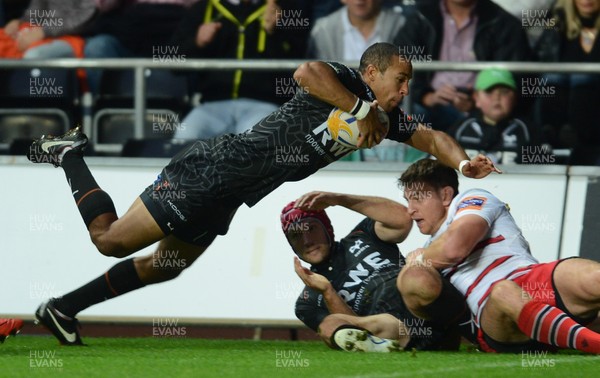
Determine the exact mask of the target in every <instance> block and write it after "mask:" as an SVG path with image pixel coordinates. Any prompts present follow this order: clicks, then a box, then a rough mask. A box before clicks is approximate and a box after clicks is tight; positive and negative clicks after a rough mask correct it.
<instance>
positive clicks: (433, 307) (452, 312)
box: [421, 279, 470, 329]
mask: <svg viewBox="0 0 600 378" xmlns="http://www.w3.org/2000/svg"><path fill="white" fill-rule="evenodd" d="M421 312H424V313H425V314H427V320H430V321H431V322H433V323H435V325H437V326H439V327H441V328H442V329H447V328H449V327H453V326H456V325H457V323H458V322H461V321H464V320H465V319H468V318H469V316H470V313H469V308H468V307H467V302H466V301H465V297H464V296H463V295H462V294H461V293H460V291H458V290H457V289H456V288H455V287H454V286H453V285H452V284H451V283H450V282H449V281H448V280H446V279H442V291H441V292H440V295H439V296H438V297H437V298H436V299H435V300H434V301H433V302H431V303H430V304H428V305H427V306H425V307H423V308H422V309H421Z"/></svg>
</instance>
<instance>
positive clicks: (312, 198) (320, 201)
mask: <svg viewBox="0 0 600 378" xmlns="http://www.w3.org/2000/svg"><path fill="white" fill-rule="evenodd" d="M336 196H337V194H336V193H330V192H319V191H314V192H310V193H306V194H303V195H302V196H300V198H298V199H297V200H296V202H295V203H294V207H297V208H299V209H300V210H304V211H319V210H324V209H326V208H328V207H329V206H335V205H336V204H337V203H336V201H335V197H336Z"/></svg>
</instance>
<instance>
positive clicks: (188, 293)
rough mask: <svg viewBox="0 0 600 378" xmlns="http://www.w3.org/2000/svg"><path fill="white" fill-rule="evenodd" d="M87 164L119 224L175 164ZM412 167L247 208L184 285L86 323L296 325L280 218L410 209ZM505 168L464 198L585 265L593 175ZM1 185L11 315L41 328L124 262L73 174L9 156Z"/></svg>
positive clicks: (333, 181) (376, 167) (351, 216)
mask: <svg viewBox="0 0 600 378" xmlns="http://www.w3.org/2000/svg"><path fill="white" fill-rule="evenodd" d="M87 160H88V162H89V163H90V166H91V169H92V172H93V174H94V175H95V177H96V179H97V181H98V183H99V184H100V185H101V186H102V187H103V188H104V189H105V190H106V191H107V192H108V193H109V194H110V195H111V196H112V198H113V200H114V202H115V205H116V207H117V210H118V212H119V214H123V213H124V212H125V211H126V209H127V208H128V206H129V205H130V204H131V203H132V201H133V200H134V199H135V197H136V196H137V195H139V193H140V192H141V191H142V190H143V189H144V188H145V187H146V186H147V185H149V184H151V183H152V182H153V181H154V179H155V178H156V175H157V174H158V172H159V171H160V169H161V168H162V166H163V165H164V163H166V160H162V159H112V158H89V159H87ZM405 167H406V165H405V164H369V163H347V162H340V163H336V164H334V165H332V166H330V167H327V168H326V169H324V170H322V171H320V172H318V173H316V174H315V175H313V176H312V177H309V178H308V179H306V180H303V181H301V182H297V183H286V184H284V185H283V186H281V187H280V188H279V189H277V190H276V191H275V192H273V193H272V194H270V195H269V196H268V197H267V198H265V199H264V200H263V201H261V202H260V203H259V204H258V205H256V206H255V207H254V208H252V209H249V208H247V207H246V206H245V205H244V206H242V208H240V210H239V211H238V213H237V215H236V217H235V218H234V221H233V223H232V225H231V229H230V233H229V234H228V235H227V236H225V237H220V238H218V239H217V240H216V242H215V243H214V244H213V245H212V246H211V248H210V249H209V250H208V251H207V252H206V253H205V254H204V255H203V256H202V257H201V258H200V259H199V260H198V261H197V262H196V263H195V264H194V265H193V266H192V267H190V268H189V269H187V270H186V271H185V272H184V273H183V274H182V275H181V276H180V277H179V278H177V279H175V280H173V281H170V282H167V283H163V284H159V285H153V286H150V287H146V288H144V289H141V290H138V291H136V292H133V293H129V294H126V295H124V296H121V297H119V298H116V299H113V300H110V301H108V302H106V303H102V304H99V305H96V306H93V307H91V308H89V309H88V310H86V311H84V312H82V316H81V318H82V319H85V318H86V317H88V318H89V317H94V318H100V317H101V318H114V317H126V318H133V319H136V318H137V319H140V318H148V317H177V318H194V319H204V318H220V319H225V320H230V321H232V322H236V321H238V320H239V321H241V320H242V319H265V320H294V319H295V316H294V312H293V305H294V302H295V300H296V297H297V295H298V294H299V292H300V290H301V288H302V284H301V282H300V280H299V279H298V278H297V277H296V275H295V273H294V271H293V267H292V257H293V253H292V252H291V249H290V248H289V246H288V244H287V242H286V240H285V238H284V236H283V234H282V232H281V229H280V225H279V213H280V211H281V208H282V207H283V206H284V205H285V204H286V203H287V202H289V201H290V200H293V199H295V198H297V197H298V196H299V195H301V194H303V193H305V192H307V191H311V190H326V191H339V192H346V193H356V194H369V195H379V196H384V197H389V198H392V199H396V200H401V194H400V192H399V190H398V189H397V186H396V179H397V178H398V176H399V174H400V173H401V171H402V169H404V168H405ZM505 170H506V173H505V174H504V175H493V176H490V177H488V178H486V179H484V180H468V179H461V189H463V190H464V189H466V188H470V187H475V186H478V187H482V188H484V189H487V190H490V191H492V192H493V193H495V194H496V195H497V196H498V197H499V198H500V199H502V200H504V201H506V202H508V203H509V204H510V207H511V211H512V213H513V216H514V218H515V220H516V221H517V223H519V224H520V225H521V227H522V228H523V232H524V234H525V236H526V237H527V239H528V240H529V241H530V243H531V247H532V251H533V253H534V255H535V256H537V257H538V258H539V259H540V260H541V261H550V260H553V259H556V258H557V257H558V256H562V257H565V256H569V255H577V254H578V250H579V248H578V246H579V237H578V235H580V234H581V228H582V222H581V219H582V218H581V217H582V216H583V209H584V207H585V200H586V195H585V194H586V193H585V190H586V182H587V180H588V179H587V176H585V175H581V176H577V177H573V178H571V183H570V184H569V185H568V186H567V183H568V181H569V178H570V177H569V176H567V173H568V171H567V167H562V166H545V167H535V166H529V167H523V166H521V167H514V168H507V167H505ZM0 177H2V178H3V185H2V188H3V189H2V194H3V201H2V205H0V206H1V207H0V209H1V210H0V213H1V214H2V216H1V217H0V219H1V220H0V229H1V230H2V242H1V245H2V247H1V248H0V261H1V263H0V264H1V265H0V266H1V267H2V279H1V282H2V288H3V289H2V290H1V291H0V303H1V304H2V307H1V309H0V313H2V314H11V315H18V316H23V317H29V318H31V316H32V314H33V312H34V311H35V309H36V307H37V306H38V304H39V303H41V302H42V301H43V300H44V299H45V298H48V297H52V296H60V295H62V294H64V293H67V292H69V291H71V290H72V289H75V288H77V287H79V286H81V285H82V284H85V283H87V282H89V281H90V280H91V279H93V278H96V277H98V276H99V275H100V274H102V273H104V272H105V271H106V270H107V269H108V268H110V267H111V266H112V265H114V264H115V263H116V262H117V261H119V260H117V259H113V258H108V257H105V256H102V255H100V254H99V253H98V252H97V251H96V250H95V248H94V246H93V244H92V243H91V242H90V240H89V237H88V234H87V231H86V229H85V226H84V224H83V221H82V220H81V218H80V215H79V213H78V211H77V209H76V206H75V204H74V203H73V199H72V197H71V194H70V192H69V187H68V185H67V183H66V180H65V177H64V174H63V172H62V170H60V169H53V168H51V167H49V166H37V165H33V164H31V163H29V162H27V161H26V160H25V159H24V158H11V157H0ZM567 189H568V191H569V192H568V193H567ZM401 202H402V201H401ZM565 205H566V208H565ZM328 212H329V215H330V218H331V219H332V222H333V224H334V228H335V233H336V238H337V239H339V238H340V237H342V236H344V235H346V233H347V232H348V231H350V229H351V228H352V227H353V226H354V225H355V224H356V223H357V222H358V221H359V220H360V219H361V216H360V215H358V214H356V213H353V212H351V211H349V210H346V209H343V208H332V209H330V210H329V211H328ZM563 212H564V217H565V223H564V225H565V227H564V229H563V227H562V225H563ZM561 237H562V239H561ZM424 240H425V236H423V235H420V234H419V233H418V229H416V228H415V229H414V230H413V231H412V232H411V234H410V236H409V238H408V240H407V241H406V242H404V243H402V244H401V245H400V248H401V250H402V251H403V252H404V253H408V252H410V251H411V250H412V249H414V248H417V247H419V246H421V245H422V243H423V241H424ZM561 245H562V249H561ZM143 253H152V248H147V249H146V250H144V251H142V252H139V253H138V254H143Z"/></svg>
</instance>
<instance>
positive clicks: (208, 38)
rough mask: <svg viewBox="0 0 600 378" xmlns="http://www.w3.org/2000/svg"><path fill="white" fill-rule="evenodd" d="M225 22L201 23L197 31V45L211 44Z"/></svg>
mask: <svg viewBox="0 0 600 378" xmlns="http://www.w3.org/2000/svg"><path fill="white" fill-rule="evenodd" d="M222 26H223V24H221V23H220V22H207V23H206V24H202V25H200V27H199V28H198V32H197V33H196V46H198V47H206V46H207V45H209V44H210V43H211V42H212V41H213V40H214V39H215V36H216V35H217V33H218V31H219V29H221V27H222Z"/></svg>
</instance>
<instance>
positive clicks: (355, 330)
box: [319, 314, 410, 352]
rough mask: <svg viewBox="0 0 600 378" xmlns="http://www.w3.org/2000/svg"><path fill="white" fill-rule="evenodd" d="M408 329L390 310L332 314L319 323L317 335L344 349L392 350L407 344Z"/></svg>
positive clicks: (332, 345) (328, 343) (328, 342)
mask: <svg viewBox="0 0 600 378" xmlns="http://www.w3.org/2000/svg"><path fill="white" fill-rule="evenodd" d="M408 335H409V332H408V330H407V329H406V328H405V327H404V325H403V324H402V322H401V321H400V320H399V319H397V318H396V317H394V316H392V315H390V314H377V315H369V316H354V315H346V314H332V315H329V316H327V317H326V318H325V319H323V321H322V322H321V324H319V336H320V337H321V339H322V340H323V341H324V342H325V343H326V344H327V345H329V346H330V347H332V348H341V349H343V350H346V351H361V352H391V351H395V350H401V349H402V348H403V347H404V346H405V345H406V344H408V342H409V340H410V337H409V336H408Z"/></svg>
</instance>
